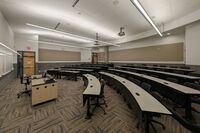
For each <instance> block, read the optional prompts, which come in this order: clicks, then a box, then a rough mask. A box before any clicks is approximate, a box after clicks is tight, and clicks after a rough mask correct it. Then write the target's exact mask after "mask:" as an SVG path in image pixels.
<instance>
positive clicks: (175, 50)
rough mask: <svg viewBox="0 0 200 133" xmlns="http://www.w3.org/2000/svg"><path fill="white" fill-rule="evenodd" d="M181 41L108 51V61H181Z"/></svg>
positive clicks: (182, 52) (182, 49)
mask: <svg viewBox="0 0 200 133" xmlns="http://www.w3.org/2000/svg"><path fill="white" fill-rule="evenodd" d="M183 60H184V45H183V43H175V44H167V45H157V46H148V47H141V48H132V49H125V50H116V51H110V52H109V61H183Z"/></svg>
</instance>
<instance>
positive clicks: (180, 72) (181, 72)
mask: <svg viewBox="0 0 200 133" xmlns="http://www.w3.org/2000/svg"><path fill="white" fill-rule="evenodd" d="M174 73H178V74H184V72H183V71H174Z"/></svg>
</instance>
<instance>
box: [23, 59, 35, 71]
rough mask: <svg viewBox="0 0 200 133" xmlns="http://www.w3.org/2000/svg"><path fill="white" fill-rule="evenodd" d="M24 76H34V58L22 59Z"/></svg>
mask: <svg viewBox="0 0 200 133" xmlns="http://www.w3.org/2000/svg"><path fill="white" fill-rule="evenodd" d="M23 63H24V74H26V75H34V74H35V58H34V57H24V62H23Z"/></svg>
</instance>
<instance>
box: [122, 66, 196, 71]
mask: <svg viewBox="0 0 200 133" xmlns="http://www.w3.org/2000/svg"><path fill="white" fill-rule="evenodd" d="M124 67H129V66H124ZM130 67H131V66H130ZM133 67H136V68H142V67H143V68H153V69H164V70H174V71H185V72H194V71H195V70H193V69H184V68H173V67H159V66H133Z"/></svg>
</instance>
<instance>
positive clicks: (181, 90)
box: [109, 69, 200, 119]
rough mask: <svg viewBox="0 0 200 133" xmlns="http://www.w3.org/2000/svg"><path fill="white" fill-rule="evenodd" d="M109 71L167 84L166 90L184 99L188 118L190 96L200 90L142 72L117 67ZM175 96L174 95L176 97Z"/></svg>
mask: <svg viewBox="0 0 200 133" xmlns="http://www.w3.org/2000/svg"><path fill="white" fill-rule="evenodd" d="M109 70H110V71H114V72H118V73H124V74H128V75H132V76H136V77H140V78H141V79H145V80H146V79H147V80H149V81H151V82H152V81H153V82H156V83H159V84H161V85H162V86H167V88H170V89H167V90H168V91H171V90H172V91H173V92H174V93H175V94H176V96H178V95H181V97H182V100H184V101H185V102H184V103H185V116H186V118H188V119H191V118H192V109H191V97H192V96H196V95H200V91H198V90H195V89H193V88H190V87H186V86H183V85H180V84H176V83H173V82H170V81H167V80H163V79H159V78H156V77H152V76H148V75H144V74H139V73H135V72H129V71H123V70H117V69H109ZM162 86H161V87H159V88H158V89H159V91H162V89H163V90H164V88H163V87H162ZM165 88H166V87H165ZM176 96H175V97H176Z"/></svg>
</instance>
